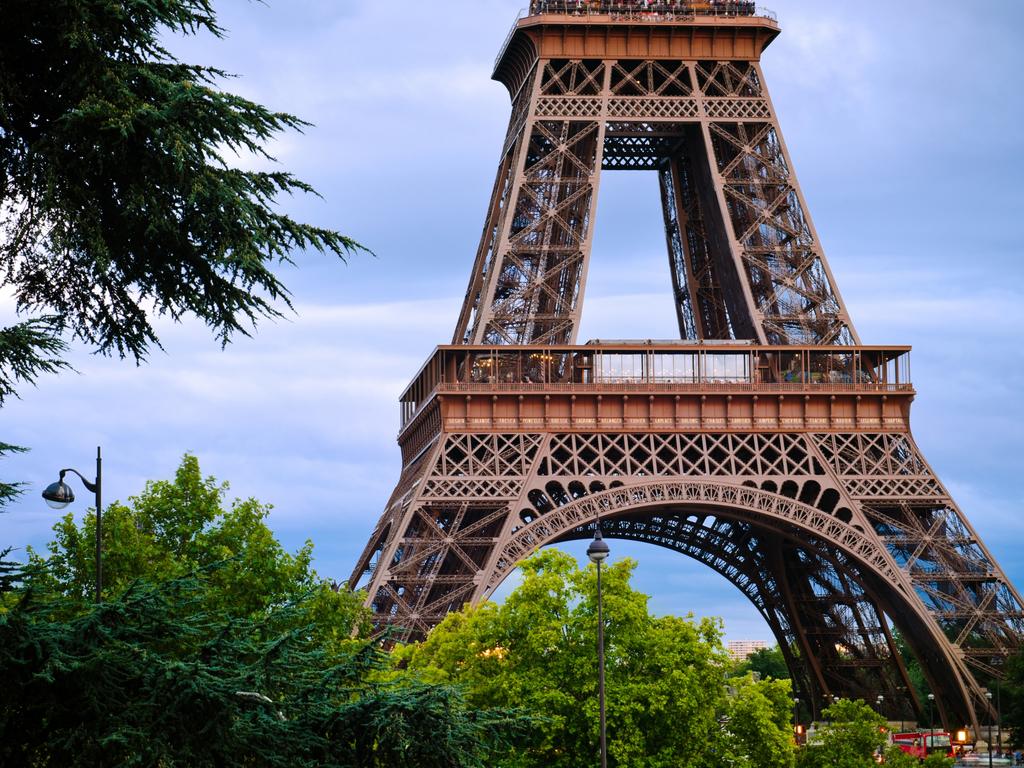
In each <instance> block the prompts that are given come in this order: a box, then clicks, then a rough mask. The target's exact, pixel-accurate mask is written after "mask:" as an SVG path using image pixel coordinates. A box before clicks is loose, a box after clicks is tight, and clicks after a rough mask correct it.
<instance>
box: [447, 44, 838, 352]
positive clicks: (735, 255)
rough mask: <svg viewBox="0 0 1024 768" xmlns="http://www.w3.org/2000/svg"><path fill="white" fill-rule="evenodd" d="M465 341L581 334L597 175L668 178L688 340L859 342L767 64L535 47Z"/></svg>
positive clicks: (464, 317)
mask: <svg viewBox="0 0 1024 768" xmlns="http://www.w3.org/2000/svg"><path fill="white" fill-rule="evenodd" d="M509 135H510V139H509V142H508V143H507V145H506V150H505V152H504V154H503V160H502V163H501V166H500V168H499V173H498V178H497V181H496V184H495V190H494V193H493V195H492V201H491V205H490V207H489V214H488V217H487V222H486V225H485V229H484V235H483V237H482V239H481V247H480V250H479V251H478V255H477V260H476V264H475V266H474V270H473V274H472V276H471V279H470V286H469V289H468V291H467V295H466V300H465V303H464V306H463V310H462V312H461V314H460V318H459V323H458V325H457V327H456V331H455V335H454V339H455V341H456V342H463V341H464V342H467V343H472V344H564V343H573V342H575V339H576V334H577V330H578V328H579V319H580V310H581V305H582V301H583V295H584V290H585V286H586V275H587V265H588V262H589V258H590V251H591V246H592V241H593V217H594V213H595V211H596V202H597V193H598V187H599V181H600V174H601V171H602V170H652V171H657V172H659V173H660V174H661V176H662V179H661V182H662V183H661V186H662V199H663V206H664V212H665V216H666V230H667V239H668V245H669V258H670V261H671V263H672V268H673V278H674V282H675V289H676V290H675V295H676V306H677V312H678V313H679V315H680V332H681V335H682V336H683V337H684V338H695V339H723V338H754V339H756V340H758V341H760V342H762V343H771V344H837V345H848V344H853V343H856V341H857V336H856V332H855V331H854V330H853V326H852V324H851V322H850V319H849V315H848V313H847V312H846V309H845V307H844V306H843V303H842V299H841V297H840V295H839V292H838V289H837V288H836V286H835V281H834V279H833V278H832V275H831V272H830V271H829V268H828V264H827V262H826V261H825V256H824V253H823V251H822V248H821V246H820V243H819V240H818V237H817V233H816V232H815V230H814V227H813V224H812V223H811V220H810V216H809V214H808V213H807V207H806V204H805V202H804V200H803V195H802V193H801V192H800V188H799V185H798V184H797V181H796V177H795V176H794V174H793V172H792V170H791V164H790V161H789V158H788V155H787V153H786V149H785V145H784V143H783V141H782V134H781V131H780V129H779V126H778V123H777V121H776V119H775V115H774V110H773V109H772V106H771V102H770V100H769V98H768V94H767V91H766V90H765V88H764V86H763V81H762V77H761V72H760V68H759V65H758V63H757V62H756V61H700V60H697V61H686V60H678V59H639V60H636V59H622V58H606V57H605V58H600V57H595V58H592V59H587V58H584V59H571V58H566V59H548V58H538V59H537V60H536V62H535V66H534V68H533V74H532V75H531V77H530V78H528V79H527V80H526V82H525V83H524V84H523V86H522V89H521V91H520V92H519V93H518V94H517V95H516V98H515V102H514V111H513V115H512V118H511V120H510V127H509Z"/></svg>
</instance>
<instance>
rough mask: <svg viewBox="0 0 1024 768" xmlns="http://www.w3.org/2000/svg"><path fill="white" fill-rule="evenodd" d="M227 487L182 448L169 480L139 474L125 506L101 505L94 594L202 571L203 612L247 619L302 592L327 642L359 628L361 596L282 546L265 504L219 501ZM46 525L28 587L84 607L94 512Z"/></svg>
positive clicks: (305, 555) (308, 547)
mask: <svg viewBox="0 0 1024 768" xmlns="http://www.w3.org/2000/svg"><path fill="white" fill-rule="evenodd" d="M228 490H229V486H228V484H227V483H221V482H218V481H217V480H216V479H215V478H213V477H204V476H203V474H202V471H201V469H200V466H199V461H198V459H197V458H196V457H195V456H192V455H186V456H184V457H183V458H182V460H181V464H180V465H179V466H178V469H177V471H176V472H175V475H174V479H173V480H158V481H151V482H148V483H147V484H146V486H145V488H144V489H143V491H142V493H140V494H139V495H138V496H133V497H130V498H129V499H128V503H127V504H120V503H117V502H115V503H113V504H111V505H109V506H108V507H107V508H106V509H105V510H103V582H104V594H106V595H117V594H120V593H121V592H124V591H125V590H126V589H129V588H130V587H131V585H132V584H133V583H134V582H136V581H139V580H144V581H148V582H151V583H158V582H162V581H167V580H171V579H175V578H179V577H182V576H186V575H188V574H191V573H194V572H196V571H198V570H202V569H212V570H209V576H208V577H207V578H208V582H209V585H208V588H207V589H205V590H204V591H203V593H202V598H203V599H204V600H206V601H207V602H208V604H207V606H206V609H207V610H212V611H220V612H223V613H225V614H226V615H231V616H237V617H252V616H256V615H258V614H260V613H263V612H266V611H267V610H269V609H271V608H273V607H275V606H278V605H281V604H285V603H288V602H291V601H296V600H299V599H302V600H303V601H304V605H305V606H306V608H307V610H308V611H313V612H314V616H313V618H315V619H316V620H315V622H314V626H315V627H316V630H317V636H318V639H319V640H320V641H321V642H322V643H324V644H327V645H337V644H343V643H344V642H345V641H347V639H348V638H349V636H350V635H351V634H352V632H353V631H358V630H359V629H360V628H363V627H365V626H366V621H367V616H366V612H365V611H364V609H363V608H362V606H361V599H362V597H361V596H360V595H356V594H354V593H352V592H350V591H349V590H347V589H343V588H339V586H338V585H335V584H333V583H331V582H328V581H326V580H324V579H322V578H320V577H319V576H318V574H317V573H316V571H315V570H314V569H313V567H312V555H313V545H312V542H309V541H307V542H306V544H305V545H304V546H303V547H302V548H300V549H299V550H298V551H297V552H295V553H289V552H287V551H286V550H285V549H284V548H283V547H282V546H281V544H280V543H279V542H278V541H277V539H276V537H275V536H274V534H273V532H272V531H271V530H270V528H269V527H268V526H267V523H266V520H267V517H268V515H269V514H270V512H271V509H272V507H271V506H270V505H268V504H262V503H260V502H259V501H257V500H256V499H252V498H249V499H244V500H240V499H235V500H234V501H232V502H230V504H229V503H227V501H226V496H227V493H228ZM54 532H55V538H54V540H53V541H51V542H50V543H49V545H48V547H47V549H48V552H47V556H46V557H44V556H42V555H41V554H39V553H36V552H33V551H31V550H30V562H32V563H34V564H35V565H37V566H41V565H44V564H45V565H46V566H47V569H46V571H45V573H44V574H42V575H40V577H39V578H37V579H36V581H35V586H36V589H37V591H40V592H42V593H43V594H52V595H58V596H60V598H62V600H63V602H62V605H64V606H65V607H69V606H82V605H85V604H87V603H88V601H89V600H90V599H91V597H92V588H93V584H94V580H95V564H96V561H95V553H94V546H95V544H94V542H95V537H96V516H95V511H94V510H90V511H89V512H88V513H87V514H86V515H85V516H84V518H83V520H82V523H81V525H79V524H76V522H75V519H74V517H73V516H72V515H70V514H68V515H66V516H65V517H64V518H62V519H61V520H59V521H58V522H57V523H56V525H54ZM213 566H216V567H215V568H213Z"/></svg>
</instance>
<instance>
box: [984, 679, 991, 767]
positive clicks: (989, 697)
mask: <svg viewBox="0 0 1024 768" xmlns="http://www.w3.org/2000/svg"><path fill="white" fill-rule="evenodd" d="M985 698H986V699H988V768H992V691H985Z"/></svg>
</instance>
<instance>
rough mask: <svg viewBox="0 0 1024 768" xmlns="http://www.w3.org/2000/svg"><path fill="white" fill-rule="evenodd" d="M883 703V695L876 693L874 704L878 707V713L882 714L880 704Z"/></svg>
mask: <svg viewBox="0 0 1024 768" xmlns="http://www.w3.org/2000/svg"><path fill="white" fill-rule="evenodd" d="M883 703H885V696H883V695H882V694H878V697H877V698H876V699H875V706H876V707H878V714H879V715H881V714H882V704H883Z"/></svg>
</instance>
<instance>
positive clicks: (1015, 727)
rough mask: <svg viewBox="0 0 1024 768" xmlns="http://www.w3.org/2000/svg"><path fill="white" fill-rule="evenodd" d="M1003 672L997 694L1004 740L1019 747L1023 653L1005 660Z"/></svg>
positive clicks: (1023, 728)
mask: <svg viewBox="0 0 1024 768" xmlns="http://www.w3.org/2000/svg"><path fill="white" fill-rule="evenodd" d="M1003 672H1004V675H1005V677H1004V679H1003V681H1002V682H1001V684H1000V691H999V693H1000V703H1001V704H1002V715H1003V733H1004V738H1006V739H1007V740H1008V741H1009V743H1010V744H1012V745H1013V746H1014V747H1019V746H1021V745H1022V744H1024V651H1018V653H1017V654H1016V655H1014V656H1011V657H1010V658H1009V659H1007V660H1006V665H1005V667H1004V670H1003ZM993 687H994V686H993ZM1007 731H1008V732H1009V733H1008V734H1007Z"/></svg>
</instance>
